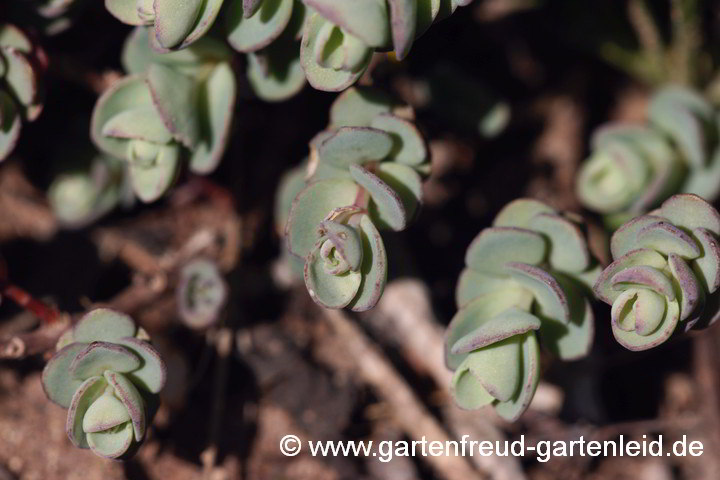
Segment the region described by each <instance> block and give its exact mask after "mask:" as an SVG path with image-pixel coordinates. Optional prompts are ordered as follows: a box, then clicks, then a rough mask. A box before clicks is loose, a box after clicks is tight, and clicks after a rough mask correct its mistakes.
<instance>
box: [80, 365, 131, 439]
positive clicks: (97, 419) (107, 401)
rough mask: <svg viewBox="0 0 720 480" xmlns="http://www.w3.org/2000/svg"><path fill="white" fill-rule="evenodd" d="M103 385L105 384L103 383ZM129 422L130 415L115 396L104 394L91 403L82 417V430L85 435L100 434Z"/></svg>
mask: <svg viewBox="0 0 720 480" xmlns="http://www.w3.org/2000/svg"><path fill="white" fill-rule="evenodd" d="M96 378H100V377H96ZM103 383H105V382H104V381H103ZM130 420H131V419H130V414H129V413H128V411H127V409H126V408H125V405H123V403H122V402H121V401H120V400H119V399H118V398H117V397H116V396H115V395H113V394H112V393H107V392H106V393H105V394H104V395H101V396H100V397H99V398H98V399H97V400H95V401H94V402H92V404H91V405H90V408H88V409H87V411H86V412H85V415H83V417H82V429H83V430H84V431H85V432H86V433H95V432H102V431H103V430H108V429H111V428H114V427H117V426H118V425H122V424H123V423H125V422H129V421H130Z"/></svg>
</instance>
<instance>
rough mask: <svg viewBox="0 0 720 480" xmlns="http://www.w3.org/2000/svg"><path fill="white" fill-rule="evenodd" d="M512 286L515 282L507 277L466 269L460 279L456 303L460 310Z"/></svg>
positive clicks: (456, 292) (456, 290)
mask: <svg viewBox="0 0 720 480" xmlns="http://www.w3.org/2000/svg"><path fill="white" fill-rule="evenodd" d="M511 285H513V281H512V280H511V279H509V278H508V277H507V276H505V275H492V274H489V273H482V272H478V271H477V270H473V269H472V268H466V269H464V270H463V271H462V272H461V273H460V278H459V279H458V284H457V288H456V289H455V303H457V306H458V308H462V307H464V306H465V305H467V303H468V302H470V301H471V300H473V299H474V298H477V297H479V296H480V295H484V294H486V293H492V292H499V291H501V290H503V289H505V288H507V287H508V286H511Z"/></svg>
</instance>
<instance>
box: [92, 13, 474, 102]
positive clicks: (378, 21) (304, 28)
mask: <svg viewBox="0 0 720 480" xmlns="http://www.w3.org/2000/svg"><path fill="white" fill-rule="evenodd" d="M470 1H471V0H302V1H301V0H227V2H223V0H207V1H204V0H189V1H184V2H180V3H178V2H175V1H173V0H106V1H105V5H106V7H107V8H108V10H109V11H110V13H112V14H113V15H114V16H115V17H116V18H118V19H119V20H120V21H122V22H124V23H127V24H129V25H138V26H149V28H150V29H151V34H150V36H149V40H150V44H151V46H152V48H153V49H154V50H155V51H157V52H162V53H166V52H170V51H173V50H179V49H183V48H185V47H187V46H189V45H191V44H192V43H193V42H196V41H198V40H199V39H200V38H202V37H203V36H204V35H205V34H206V33H207V32H208V31H209V30H210V28H211V27H212V26H213V24H214V23H215V20H216V18H217V17H218V15H219V13H220V11H221V9H222V7H223V3H226V6H225V12H226V18H225V20H226V21H225V24H226V30H227V40H228V42H229V43H230V45H232V46H233V48H235V49H236V50H237V51H239V52H244V53H247V54H248V69H247V74H248V79H249V81H250V84H251V85H252V86H253V89H254V90H255V92H256V93H257V94H258V96H260V97H261V98H263V99H265V100H271V101H272V100H282V99H286V98H288V97H290V96H292V95H294V94H295V93H297V92H298V91H299V90H300V89H302V87H303V86H304V85H305V79H306V78H307V80H308V81H309V82H310V84H311V85H312V86H313V87H315V88H317V89H320V90H326V91H340V90H344V89H345V88H347V87H349V86H350V85H352V84H353V83H355V82H356V81H357V80H358V78H360V76H362V74H363V73H364V72H365V70H366V69H367V67H368V65H369V63H370V58H371V57H372V54H373V52H375V51H389V50H392V51H394V53H395V56H396V57H397V58H398V59H402V58H404V57H405V56H406V55H407V54H408V52H409V51H410V47H411V46H412V43H413V41H414V40H415V38H416V37H418V36H419V35H421V34H422V33H423V32H425V30H427V29H428V28H429V27H430V25H431V24H432V23H433V22H434V21H436V20H439V19H442V18H445V17H447V16H449V15H450V14H452V12H454V11H455V9H456V8H457V7H458V6H461V5H467V4H469V3H470ZM301 38H302V42H299V40H300V39H301Z"/></svg>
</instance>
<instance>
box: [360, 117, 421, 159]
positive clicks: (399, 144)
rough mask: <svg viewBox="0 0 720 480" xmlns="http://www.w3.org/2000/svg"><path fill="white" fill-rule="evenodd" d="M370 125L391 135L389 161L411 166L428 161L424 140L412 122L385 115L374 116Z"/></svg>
mask: <svg viewBox="0 0 720 480" xmlns="http://www.w3.org/2000/svg"><path fill="white" fill-rule="evenodd" d="M370 125H371V126H372V127H373V128H377V129H380V130H383V131H385V132H387V133H389V134H390V135H391V137H392V141H393V147H392V151H391V152H390V155H389V160H393V161H396V162H398V163H403V164H405V165H413V166H417V165H422V164H423V163H425V162H426V161H427V160H428V151H427V146H426V145H425V140H424V139H423V136H422V135H421V134H420V131H419V130H418V129H417V127H416V126H415V125H414V124H413V123H412V122H409V121H407V120H405V119H403V118H400V117H396V116H395V115H392V114H389V113H386V114H380V115H378V116H376V117H375V118H374V119H373V120H372V122H371V123H370Z"/></svg>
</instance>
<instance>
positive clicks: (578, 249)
mask: <svg viewBox="0 0 720 480" xmlns="http://www.w3.org/2000/svg"><path fill="white" fill-rule="evenodd" d="M529 228H530V229H531V230H533V231H536V232H540V233H542V234H543V235H546V236H547V237H548V238H549V239H550V242H549V252H548V259H549V261H550V265H552V267H553V268H555V269H557V270H561V271H564V272H573V273H578V272H582V271H583V270H585V269H586V268H588V267H589V266H590V252H589V251H588V247H587V243H586V241H585V237H584V236H583V234H582V231H580V228H579V227H578V226H577V225H575V224H574V223H572V222H571V221H569V220H567V219H565V218H563V217H561V216H560V215H556V214H553V213H539V214H537V215H535V216H534V217H532V218H531V219H530V222H529Z"/></svg>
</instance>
